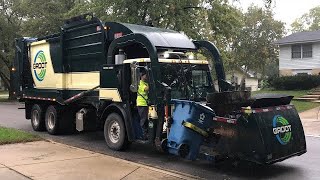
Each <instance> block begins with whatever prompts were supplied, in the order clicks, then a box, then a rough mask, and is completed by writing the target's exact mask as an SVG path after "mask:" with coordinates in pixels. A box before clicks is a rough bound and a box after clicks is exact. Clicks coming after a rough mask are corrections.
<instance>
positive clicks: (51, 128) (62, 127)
mask: <svg viewBox="0 0 320 180" xmlns="http://www.w3.org/2000/svg"><path fill="white" fill-rule="evenodd" d="M73 120H75V117H74V116H73V113H72V111H71V112H69V111H67V110H66V109H65V110H63V108H62V107H60V108H59V106H55V105H51V106H49V107H48V109H47V111H46V115H45V126H46V129H47V131H48V133H49V134H51V135H57V134H69V133H72V132H73V130H74V121H73Z"/></svg>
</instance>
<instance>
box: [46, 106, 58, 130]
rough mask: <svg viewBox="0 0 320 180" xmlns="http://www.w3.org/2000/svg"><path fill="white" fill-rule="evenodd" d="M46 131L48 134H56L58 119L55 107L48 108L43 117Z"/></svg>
mask: <svg viewBox="0 0 320 180" xmlns="http://www.w3.org/2000/svg"><path fill="white" fill-rule="evenodd" d="M45 124H46V129H47V131H48V133H49V134H52V135H55V134H58V130H59V129H58V127H59V119H58V113H57V109H56V107H55V106H49V107H48V109H47V112H46V116H45Z"/></svg>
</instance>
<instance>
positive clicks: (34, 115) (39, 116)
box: [31, 104, 45, 131]
mask: <svg viewBox="0 0 320 180" xmlns="http://www.w3.org/2000/svg"><path fill="white" fill-rule="evenodd" d="M31 125H32V128H33V130H34V131H43V130H45V125H44V113H43V111H42V108H41V107H40V106H39V105H38V104H35V105H33V106H32V108H31Z"/></svg>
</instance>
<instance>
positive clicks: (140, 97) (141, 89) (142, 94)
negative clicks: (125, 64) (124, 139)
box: [137, 70, 149, 140]
mask: <svg viewBox="0 0 320 180" xmlns="http://www.w3.org/2000/svg"><path fill="white" fill-rule="evenodd" d="M140 75H141V76H140V77H141V80H140V82H139V86H138V92H137V108H138V113H139V116H140V126H141V128H142V133H143V137H142V139H143V140H147V139H148V137H147V135H148V109H149V107H148V91H149V85H148V83H147V79H148V78H147V72H146V70H143V71H141V73H140Z"/></svg>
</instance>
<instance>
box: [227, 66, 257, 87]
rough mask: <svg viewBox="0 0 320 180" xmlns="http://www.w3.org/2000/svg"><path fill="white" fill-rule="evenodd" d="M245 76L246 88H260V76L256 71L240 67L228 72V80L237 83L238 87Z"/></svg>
mask: <svg viewBox="0 0 320 180" xmlns="http://www.w3.org/2000/svg"><path fill="white" fill-rule="evenodd" d="M243 77H244V78H245V79H244V80H245V88H246V89H247V90H251V91H257V90H259V78H258V77H257V75H256V73H254V72H251V71H248V72H246V71H245V70H244V69H243V68H241V67H239V68H236V69H235V70H233V71H231V72H229V73H227V74H226V79H227V81H228V82H230V83H231V84H234V85H236V86H237V87H239V86H240V84H241V80H242V78H243Z"/></svg>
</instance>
